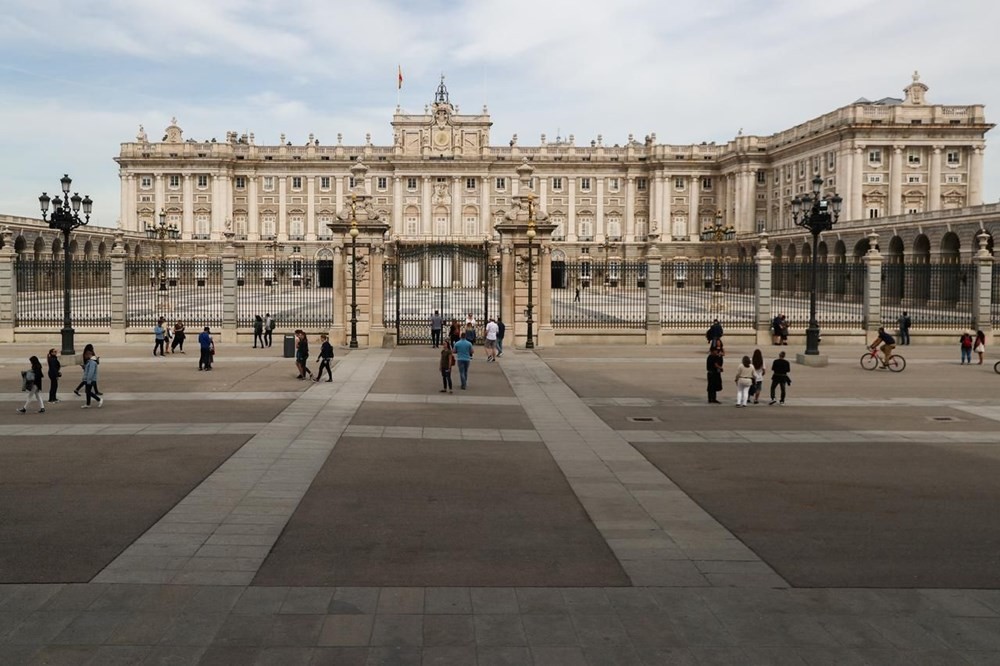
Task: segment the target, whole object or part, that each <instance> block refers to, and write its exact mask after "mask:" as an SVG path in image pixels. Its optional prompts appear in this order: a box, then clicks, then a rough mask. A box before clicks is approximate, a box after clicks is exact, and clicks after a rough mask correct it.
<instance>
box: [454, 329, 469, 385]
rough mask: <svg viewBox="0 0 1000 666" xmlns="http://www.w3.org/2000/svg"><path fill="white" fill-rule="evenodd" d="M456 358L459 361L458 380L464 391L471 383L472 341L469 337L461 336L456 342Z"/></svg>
mask: <svg viewBox="0 0 1000 666" xmlns="http://www.w3.org/2000/svg"><path fill="white" fill-rule="evenodd" d="M455 359H456V360H457V361H458V380H459V382H460V383H461V385H462V386H461V388H462V390H463V391H464V390H465V388H466V386H467V385H468V383H469V364H470V363H471V362H472V343H471V342H469V339H468V338H460V339H459V341H458V342H456V343H455Z"/></svg>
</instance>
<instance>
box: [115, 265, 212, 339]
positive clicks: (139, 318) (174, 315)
mask: <svg viewBox="0 0 1000 666" xmlns="http://www.w3.org/2000/svg"><path fill="white" fill-rule="evenodd" d="M165 266H166V270H165V271H164V270H163V267H164V264H163V263H161V262H160V261H159V260H147V259H136V260H131V261H126V262H125V324H126V326H153V325H154V324H155V323H156V320H157V319H159V318H160V317H163V318H164V319H166V320H167V321H168V322H170V323H173V322H176V321H182V322H184V323H185V324H186V325H187V326H188V327H189V328H193V327H201V326H217V327H218V326H222V321H223V291H222V261H221V260H218V259H196V260H194V261H177V260H167V261H166V264H165ZM161 286H162V288H161Z"/></svg>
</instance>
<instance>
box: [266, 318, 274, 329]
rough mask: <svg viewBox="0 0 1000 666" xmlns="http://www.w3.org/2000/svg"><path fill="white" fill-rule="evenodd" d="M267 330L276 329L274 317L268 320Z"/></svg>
mask: <svg viewBox="0 0 1000 666" xmlns="http://www.w3.org/2000/svg"><path fill="white" fill-rule="evenodd" d="M267 330H269V331H273V330H274V320H273V319H269V320H268V322H267Z"/></svg>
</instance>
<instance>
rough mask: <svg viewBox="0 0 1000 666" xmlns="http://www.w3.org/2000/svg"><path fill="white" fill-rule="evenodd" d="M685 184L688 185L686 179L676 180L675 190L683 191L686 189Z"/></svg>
mask: <svg viewBox="0 0 1000 666" xmlns="http://www.w3.org/2000/svg"><path fill="white" fill-rule="evenodd" d="M685 183H687V179H686V178H674V189H675V190H683V189H684V187H685Z"/></svg>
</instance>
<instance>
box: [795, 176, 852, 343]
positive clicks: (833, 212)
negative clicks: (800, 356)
mask: <svg viewBox="0 0 1000 666" xmlns="http://www.w3.org/2000/svg"><path fill="white" fill-rule="evenodd" d="M822 188H823V179H822V178H820V177H819V176H816V177H815V178H813V179H812V193H808V192H807V193H806V194H803V195H802V196H801V197H799V196H796V197H795V198H794V199H792V221H793V222H794V223H795V224H796V225H798V226H800V227H802V228H804V229H808V230H809V233H811V234H812V237H813V242H812V271H811V274H810V276H809V282H810V285H809V326H808V327H807V328H806V355H807V356H818V355H819V322H818V321H816V256H817V255H818V254H819V253H818V252H816V246H817V245H818V244H819V235H820V234H821V233H823V232H824V231H827V230H828V229H832V228H833V225H834V224H835V223H836V222H837V218H839V217H840V205H841V204H842V203H843V199H842V198H841V197H840V195H839V194H834V195H833V196H832V197H830V198H829V199H827V198H826V197H825V196H823V197H821V196H820V191H821V190H822ZM800 216H801V219H800Z"/></svg>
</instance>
